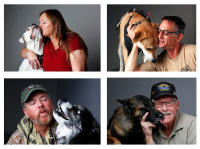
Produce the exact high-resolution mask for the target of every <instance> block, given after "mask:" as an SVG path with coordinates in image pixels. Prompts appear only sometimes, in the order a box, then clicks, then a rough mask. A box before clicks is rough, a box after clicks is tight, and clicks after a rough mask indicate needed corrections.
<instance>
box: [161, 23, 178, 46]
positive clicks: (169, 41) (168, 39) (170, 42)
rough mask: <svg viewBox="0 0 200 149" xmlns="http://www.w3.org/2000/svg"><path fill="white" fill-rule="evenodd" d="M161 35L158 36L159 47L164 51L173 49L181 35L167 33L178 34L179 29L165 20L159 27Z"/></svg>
mask: <svg viewBox="0 0 200 149" xmlns="http://www.w3.org/2000/svg"><path fill="white" fill-rule="evenodd" d="M159 31H160V32H159V34H158V40H159V42H158V43H159V44H158V46H159V47H160V48H163V49H166V50H167V49H173V47H174V46H175V44H176V43H177V42H179V34H178V33H168V34H165V33H166V32H178V28H177V26H176V24H175V23H174V22H172V21H168V20H163V21H162V22H161V24H160V27H159Z"/></svg>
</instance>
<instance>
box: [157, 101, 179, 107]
mask: <svg viewBox="0 0 200 149" xmlns="http://www.w3.org/2000/svg"><path fill="white" fill-rule="evenodd" d="M175 102H176V100H171V101H165V102H156V103H154V106H155V107H156V108H161V107H163V106H164V104H165V106H166V107H172V106H174V103H175Z"/></svg>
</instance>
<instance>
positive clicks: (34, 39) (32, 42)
mask: <svg viewBox="0 0 200 149" xmlns="http://www.w3.org/2000/svg"><path fill="white" fill-rule="evenodd" d="M19 42H20V43H23V44H26V48H27V49H29V50H32V51H33V52H35V54H37V55H43V45H44V43H43V38H42V35H41V31H40V28H39V26H37V25H32V26H31V27H28V28H27V29H26V31H25V32H24V34H23V35H22V37H21V38H20V39H19ZM19 71H43V69H42V68H40V69H37V70H36V69H32V67H31V65H30V64H29V61H28V60H27V59H24V60H23V61H22V63H21V65H20V67H19Z"/></svg>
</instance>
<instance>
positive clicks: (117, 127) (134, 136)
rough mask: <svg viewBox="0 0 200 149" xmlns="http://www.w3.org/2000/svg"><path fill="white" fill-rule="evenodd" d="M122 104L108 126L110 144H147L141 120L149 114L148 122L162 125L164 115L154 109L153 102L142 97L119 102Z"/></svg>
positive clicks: (108, 141)
mask: <svg viewBox="0 0 200 149" xmlns="http://www.w3.org/2000/svg"><path fill="white" fill-rule="evenodd" d="M117 101H118V102H120V103H121V104H122V106H120V107H118V108H117V109H116V110H115V112H114V114H113V116H112V118H111V119H110V121H109V124H108V131H107V143H108V144H145V143H146V142H145V136H144V134H143V131H142V127H141V124H140V120H141V118H142V117H143V115H144V114H145V113H146V112H149V114H148V116H147V118H146V121H150V122H152V123H154V124H156V125H158V124H160V120H161V119H162V118H163V114H162V113H161V112H159V111H158V110H156V109H155V108H154V107H153V104H152V102H151V100H150V99H149V98H148V97H145V96H142V95H136V96H134V97H132V98H129V99H124V100H117Z"/></svg>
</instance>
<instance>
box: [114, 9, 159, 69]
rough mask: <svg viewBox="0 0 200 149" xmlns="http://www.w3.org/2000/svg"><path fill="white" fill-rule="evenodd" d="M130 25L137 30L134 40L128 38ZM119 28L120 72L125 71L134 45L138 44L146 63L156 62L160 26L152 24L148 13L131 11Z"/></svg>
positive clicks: (123, 17) (122, 20)
mask: <svg viewBox="0 0 200 149" xmlns="http://www.w3.org/2000/svg"><path fill="white" fill-rule="evenodd" d="M129 25H131V26H132V27H134V28H135V29H134V38H133V39H132V40H131V39H130V38H129V37H128V36H127V34H128V32H127V27H128V26H129ZM132 27H131V28H132ZM117 28H120V35H119V47H118V54H119V59H120V71H123V70H124V68H125V64H126V61H127V58H128V55H129V54H130V52H131V50H132V46H133V44H136V45H137V47H138V48H139V49H141V50H142V52H143V54H144V60H143V61H144V62H145V61H155V60H156V57H157V56H156V47H157V45H158V32H157V28H158V24H156V23H154V22H151V20H150V17H149V15H148V14H147V13H145V12H144V11H142V10H140V9H137V8H134V9H131V10H129V11H128V12H126V13H125V15H124V16H122V18H121V20H120V22H119V23H118V24H117Z"/></svg>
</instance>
